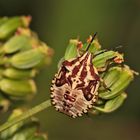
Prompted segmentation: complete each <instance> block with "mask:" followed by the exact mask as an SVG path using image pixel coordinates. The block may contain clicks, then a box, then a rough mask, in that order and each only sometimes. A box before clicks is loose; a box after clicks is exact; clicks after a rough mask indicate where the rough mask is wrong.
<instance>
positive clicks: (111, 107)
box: [93, 93, 127, 113]
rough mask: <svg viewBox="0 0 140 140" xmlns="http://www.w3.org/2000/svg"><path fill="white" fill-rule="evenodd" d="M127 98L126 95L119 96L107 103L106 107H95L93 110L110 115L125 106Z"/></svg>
mask: <svg viewBox="0 0 140 140" xmlns="http://www.w3.org/2000/svg"><path fill="white" fill-rule="evenodd" d="M126 97H127V95H126V93H121V94H120V95H119V96H117V97H115V98H113V99H111V100H108V101H106V103H105V105H104V106H102V107H99V106H93V108H94V109H96V110H98V111H100V112H103V113H110V112H113V111H115V110H116V109H118V108H119V107H120V106H121V105H122V104H123V102H124V100H125V99H126Z"/></svg>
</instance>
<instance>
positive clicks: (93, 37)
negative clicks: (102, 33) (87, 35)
mask: <svg viewBox="0 0 140 140" xmlns="http://www.w3.org/2000/svg"><path fill="white" fill-rule="evenodd" d="M96 35H97V32H96V33H95V34H94V35H93V36H92V39H91V41H90V42H89V44H88V46H87V48H86V51H88V50H89V47H90V45H91V43H92V42H93V40H94V39H95V37H96Z"/></svg>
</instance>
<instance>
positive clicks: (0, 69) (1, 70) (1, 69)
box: [0, 67, 5, 79]
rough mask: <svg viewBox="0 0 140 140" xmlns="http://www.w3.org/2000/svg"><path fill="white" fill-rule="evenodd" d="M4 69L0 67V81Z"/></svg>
mask: <svg viewBox="0 0 140 140" xmlns="http://www.w3.org/2000/svg"><path fill="white" fill-rule="evenodd" d="M4 70H5V69H4V68H3V67H0V79H2V78H3V77H2V76H3V72H4Z"/></svg>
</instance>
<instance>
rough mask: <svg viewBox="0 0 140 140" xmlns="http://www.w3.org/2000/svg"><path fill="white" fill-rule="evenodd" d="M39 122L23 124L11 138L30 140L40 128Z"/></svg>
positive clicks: (14, 139) (13, 139)
mask: <svg viewBox="0 0 140 140" xmlns="http://www.w3.org/2000/svg"><path fill="white" fill-rule="evenodd" d="M38 125H39V123H38V122H37V121H32V122H30V123H27V124H25V125H23V126H22V127H21V128H20V129H19V130H18V131H17V132H16V133H15V134H14V136H13V137H12V138H11V140H30V139H31V138H32V137H33V136H34V135H35V134H36V133H37V130H38Z"/></svg>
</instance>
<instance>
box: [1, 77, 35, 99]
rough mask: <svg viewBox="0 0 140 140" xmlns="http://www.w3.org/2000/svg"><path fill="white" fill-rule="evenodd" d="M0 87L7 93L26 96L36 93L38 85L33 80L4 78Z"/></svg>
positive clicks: (14, 95)
mask: <svg viewBox="0 0 140 140" xmlns="http://www.w3.org/2000/svg"><path fill="white" fill-rule="evenodd" d="M0 89H1V90H2V91H3V92H4V93H5V94H7V95H10V96H13V97H26V96H27V95H31V94H34V93H36V85H35V83H34V81H33V80H18V81H17V80H11V79H6V78H5V79H2V80H1V81H0Z"/></svg>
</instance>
